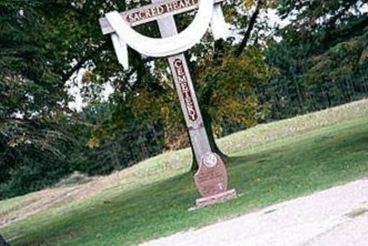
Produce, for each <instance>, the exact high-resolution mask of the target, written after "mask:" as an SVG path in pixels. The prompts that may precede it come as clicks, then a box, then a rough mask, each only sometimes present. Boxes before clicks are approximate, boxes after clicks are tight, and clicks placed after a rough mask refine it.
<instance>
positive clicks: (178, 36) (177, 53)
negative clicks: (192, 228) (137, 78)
mask: <svg viewBox="0 0 368 246" xmlns="http://www.w3.org/2000/svg"><path fill="white" fill-rule="evenodd" d="M222 1H223V0H166V1H165V0H152V4H150V5H146V6H143V7H141V8H137V9H134V10H129V11H126V12H123V13H118V12H116V11H113V12H110V13H107V14H106V15H105V17H104V18H101V19H100V26H101V29H102V32H103V34H110V35H111V39H112V42H113V45H114V49H115V52H116V55H117V58H118V61H119V63H121V64H122V66H123V67H124V69H128V68H129V60H128V46H129V47H131V48H132V49H135V50H136V51H138V52H139V53H141V54H143V55H146V56H151V57H167V58H168V62H169V66H170V69H171V72H172V76H173V81H174V84H175V88H176V91H177V94H178V96H179V100H180V106H181V109H182V112H183V115H184V118H185V122H186V125H187V128H188V131H189V136H190V141H191V143H192V148H193V152H194V155H195V156H194V157H195V158H196V160H197V163H199V169H198V171H197V173H196V174H195V177H194V180H195V184H196V186H197V189H198V191H199V193H200V194H201V196H202V197H201V198H199V199H197V200H196V204H197V206H198V207H202V206H206V205H209V204H213V203H216V202H221V201H225V200H229V199H232V198H234V197H235V196H236V191H235V190H234V189H232V190H228V188H227V173H226V169H225V165H224V162H223V160H222V159H221V158H220V157H219V156H218V155H217V154H216V153H214V152H213V151H212V149H211V146H210V143H209V140H208V136H207V132H206V129H205V127H204V124H203V118H202V115H201V112H200V109H199V105H198V100H197V97H196V94H195V91H194V87H193V82H192V79H191V76H190V73H189V69H188V65H187V62H186V59H185V57H184V54H183V52H185V51H186V50H188V49H190V48H191V47H193V46H194V45H195V44H197V43H198V42H200V39H201V38H202V37H203V36H204V34H205V33H206V32H207V31H208V28H209V26H210V27H211V31H212V34H213V36H214V38H215V39H219V38H224V36H225V34H226V29H227V27H226V24H225V20H224V16H223V13H222V9H221V6H220V3H221V2H222ZM195 9H198V12H197V14H196V15H195V17H194V19H193V21H192V23H191V24H190V25H189V26H188V27H187V28H186V29H185V30H183V31H182V32H180V33H178V31H177V28H176V24H175V20H174V17H173V16H174V15H176V14H180V13H184V12H188V11H192V10H195ZM150 21H157V23H158V26H159V29H160V34H161V38H151V37H147V36H144V35H142V34H140V33H138V32H136V31H135V30H134V29H133V28H132V27H134V26H137V25H141V24H144V23H148V22H150Z"/></svg>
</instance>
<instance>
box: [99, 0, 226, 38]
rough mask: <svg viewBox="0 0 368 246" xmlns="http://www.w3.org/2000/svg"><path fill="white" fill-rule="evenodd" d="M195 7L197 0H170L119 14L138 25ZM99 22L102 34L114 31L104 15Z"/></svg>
mask: <svg viewBox="0 0 368 246" xmlns="http://www.w3.org/2000/svg"><path fill="white" fill-rule="evenodd" d="M223 1H224V0H215V3H217V4H218V3H221V2H223ZM197 8H198V0H170V1H167V2H161V3H153V4H149V5H145V6H143V7H140V8H136V9H132V10H128V11H125V12H121V13H120V15H121V17H122V18H123V19H124V20H125V21H126V22H128V23H130V25H131V26H138V25H142V24H145V23H148V22H151V21H155V20H158V19H162V18H165V17H168V16H172V15H177V14H181V13H185V12H188V11H192V10H195V9H197ZM99 22H100V26H101V30H102V33H103V34H104V35H106V34H110V33H113V32H114V29H113V28H112V27H111V25H110V23H109V22H108V21H107V19H106V18H105V17H103V18H100V19H99Z"/></svg>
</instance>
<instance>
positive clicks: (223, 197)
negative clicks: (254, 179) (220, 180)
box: [196, 189, 236, 208]
mask: <svg viewBox="0 0 368 246" xmlns="http://www.w3.org/2000/svg"><path fill="white" fill-rule="evenodd" d="M235 197H236V190H235V189H231V190H228V191H225V192H223V193H219V194H216V195H213V196H207V197H202V198H198V199H197V200H196V206H197V208H203V207H206V206H209V205H212V204H216V203H221V202H226V201H229V200H231V199H234V198H235Z"/></svg>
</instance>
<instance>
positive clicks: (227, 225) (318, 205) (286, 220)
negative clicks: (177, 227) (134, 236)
mask: <svg viewBox="0 0 368 246" xmlns="http://www.w3.org/2000/svg"><path fill="white" fill-rule="evenodd" d="M142 245H144V246H153V245H160V246H164V245H175V246H180V245H182V246H184V245H185V246H189V245H196V246H198V245H211V246H215V245H219V246H220V245H221V246H224V245H231V246H235V245H239V246H240V245H242V246H244V245H251V246H261V245H262V246H276V245H277V246H278V245H280V246H286V245H287V246H290V245H295V246H296V245H305V246H320V245H326V246H330V245H334V246H339V245H341V246H348V245H351V246H353V245H354V246H355V245H356V246H368V179H364V180H360V181H356V182H352V183H349V184H346V185H343V186H338V187H334V188H332V189H329V190H325V191H322V192H318V193H315V194H312V195H310V196H307V197H301V198H298V199H295V200H291V201H287V202H283V203H280V204H276V205H273V206H270V207H267V208H265V209H262V210H260V211H258V212H255V213H251V214H246V215H243V216H241V217H238V218H235V219H232V220H229V221H223V222H220V223H217V224H213V225H211V226H207V227H204V228H201V229H198V230H191V231H187V232H182V233H178V234H175V235H172V236H169V237H166V238H161V239H157V240H154V241H150V242H146V243H144V244H142Z"/></svg>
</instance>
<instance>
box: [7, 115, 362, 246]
mask: <svg viewBox="0 0 368 246" xmlns="http://www.w3.org/2000/svg"><path fill="white" fill-rule="evenodd" d="M345 113H346V115H347V117H346V118H345V119H340V121H341V122H339V123H336V122H334V123H333V124H332V123H331V124H327V123H326V124H322V123H321V122H324V120H325V119H324V118H323V117H321V119H319V120H316V118H315V117H314V116H313V117H312V116H305V117H307V118H308V117H309V118H308V119H309V121H310V122H311V123H310V124H312V125H313V124H315V123H316V122H317V123H318V124H316V126H315V127H307V128H306V127H305V124H308V123H307V121H306V120H305V119H307V118H305V119H304V120H300V121H299V120H298V119H295V120H294V121H283V123H282V122H281V123H280V122H276V123H273V124H270V125H268V126H267V127H263V128H262V127H261V128H259V130H258V134H255V133H256V132H257V130H256V131H253V132H249V131H245V132H242V133H239V134H236V135H233V136H230V137H228V138H226V139H223V140H221V141H222V144H223V146H224V147H223V148H224V149H226V150H229V149H232V150H233V151H230V153H232V154H231V159H230V163H229V165H228V172H229V181H230V187H231V188H236V189H237V191H238V193H239V197H238V198H237V199H235V200H232V201H230V202H227V203H224V204H219V205H215V206H212V207H208V208H204V209H200V210H194V211H188V209H189V208H190V207H192V206H193V204H194V201H195V199H196V198H197V197H198V194H197V191H196V188H195V186H194V182H193V174H192V173H189V172H187V170H188V164H185V166H180V167H177V168H176V169H175V170H176V171H175V172H173V173H174V175H171V174H169V171H170V170H166V169H165V168H163V169H161V170H160V171H159V172H160V174H159V175H158V176H157V175H156V176H155V174H154V173H153V174H152V176H155V177H156V178H155V179H152V180H151V181H149V182H148V181H145V180H144V179H143V178H142V180H141V182H140V180H139V179H137V178H136V179H137V181H136V182H139V183H141V185H133V184H132V185H131V186H129V187H130V188H127V185H117V186H113V187H109V188H107V189H104V190H103V191H101V192H100V193H98V194H96V195H94V196H91V197H89V198H86V199H82V200H80V201H75V202H72V203H67V204H64V205H63V206H59V207H57V208H54V209H47V210H45V211H43V212H39V213H37V214H35V215H32V216H30V217H28V218H26V219H24V220H20V221H18V222H15V223H12V224H10V225H8V226H5V227H3V228H0V234H2V235H3V236H4V237H5V238H7V239H11V243H12V245H131V244H137V243H139V242H142V241H145V240H148V239H153V238H157V237H161V236H165V235H169V234H172V233H174V232H177V231H180V230H185V229H189V228H195V227H200V226H203V225H206V224H210V223H214V222H216V221H218V220H223V219H225V218H230V217H234V216H237V215H240V214H244V213H247V212H250V211H252V210H255V209H258V208H261V207H264V206H266V205H270V204H272V203H276V202H279V201H282V200H287V199H291V198H294V197H297V196H301V195H306V194H309V193H311V192H313V191H316V190H320V189H326V188H328V187H331V186H334V185H337V184H342V183H346V182H348V181H352V180H356V179H359V178H363V177H366V176H367V175H368V151H367V147H368V114H366V113H364V115H365V116H364V115H363V116H359V117H358V116H357V117H349V111H347V112H345ZM350 113H351V114H353V113H352V112H350ZM315 115H316V114H315ZM303 117H304V116H303ZM349 118H350V119H349ZM299 119H300V118H299ZM333 120H334V119H332V118H331V121H333ZM288 122H289V123H288ZM290 122H291V123H290ZM295 122H299V123H300V122H303V124H302V125H300V124H296V123H295ZM327 122H330V121H328V120H327ZM320 123H321V124H320ZM287 124H289V125H290V126H293V127H292V128H290V127H289V128H288V129H289V131H283V134H281V133H280V132H281V131H280V130H279V129H281V128H282V127H284V126H285V125H287ZM303 127H304V128H303ZM299 128H300V129H301V130H300V129H299ZM265 129H266V130H265ZM290 129H291V130H290ZM295 129H297V131H296V130H295ZM298 129H299V130H298ZM303 129H307V130H303ZM260 132H263V133H262V134H261V133H260ZM290 132H291V133H290ZM246 136H247V137H248V138H251V137H252V136H255V137H254V141H256V142H257V141H258V142H259V141H260V140H259V139H262V136H263V137H264V141H260V142H259V143H258V142H257V144H253V145H251V144H246V143H245V142H244V143H243V142H242V141H245V140H244V138H245V137H246ZM256 136H260V138H257V137H256ZM247 141H248V142H247V143H249V141H250V140H249V139H248V140H247ZM224 143H226V145H224ZM234 151H235V153H234ZM178 153H182V155H183V156H186V157H185V158H187V156H188V151H181V152H178ZM160 158H161V159H157V158H156V159H153V160H154V161H153V162H154V163H155V164H154V165H159V164H157V162H159V161H160V160H162V161H163V160H164V159H165V155H164V157H160ZM179 160H180V159H179ZM186 160H187V162H189V161H188V160H190V158H187V159H186ZM153 162H152V163H153ZM144 165H146V167H147V165H148V164H144V163H143V164H142V167H141V168H143V166H144ZM152 165H153V164H152ZM178 170H179V171H178ZM137 177H138V176H137ZM11 201H12V200H10V201H3V202H1V203H0V212H1V211H2V210H6V209H8V207H9V204H11ZM13 202H14V201H13ZM0 216H1V214H0Z"/></svg>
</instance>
